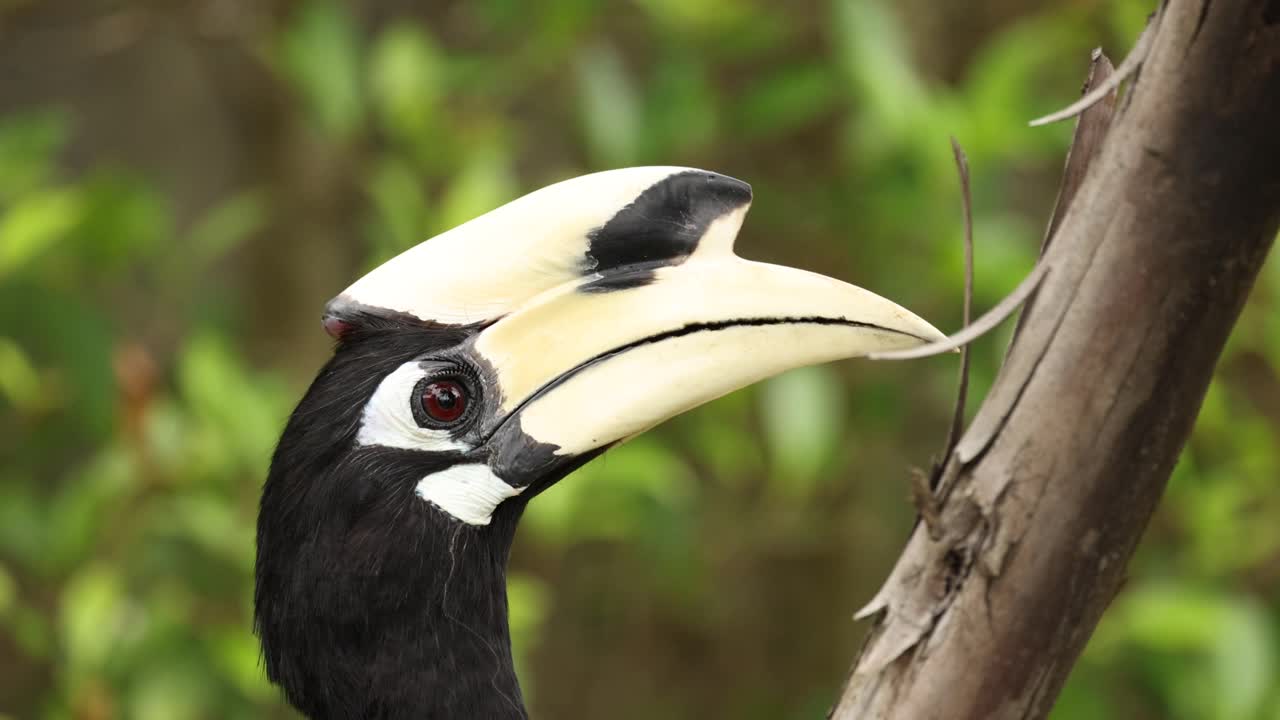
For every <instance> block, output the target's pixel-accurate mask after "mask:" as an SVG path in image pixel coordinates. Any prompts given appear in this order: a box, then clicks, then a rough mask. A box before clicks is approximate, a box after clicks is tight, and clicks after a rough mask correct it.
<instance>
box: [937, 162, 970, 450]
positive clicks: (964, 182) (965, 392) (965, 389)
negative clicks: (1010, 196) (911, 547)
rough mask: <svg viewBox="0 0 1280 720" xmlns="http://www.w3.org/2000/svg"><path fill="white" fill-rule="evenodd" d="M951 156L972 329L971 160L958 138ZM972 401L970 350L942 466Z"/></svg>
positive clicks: (963, 356) (963, 354)
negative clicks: (956, 182)
mask: <svg viewBox="0 0 1280 720" xmlns="http://www.w3.org/2000/svg"><path fill="white" fill-rule="evenodd" d="M951 153H952V155H954V156H955V160H956V172H957V173H959V175H960V199H961V204H962V205H963V206H964V327H969V323H970V321H972V319H973V193H972V191H971V189H970V182H969V158H968V157H967V156H966V155H965V154H964V149H962V148H961V147H960V143H959V142H958V141H956V139H955V138H954V137H952V138H951ZM968 397H969V346H968V345H965V346H964V347H962V348H961V349H960V383H959V389H958V390H957V391H956V408H955V412H954V413H952V415H951V431H950V432H948V433H947V445H946V452H945V453H943V456H942V462H941V463H939V465H943V464H945V463H946V461H947V458H949V457H951V451H952V450H953V449H955V446H956V443H957V442H959V441H960V432H961V431H962V430H963V429H964V409H965V408H964V406H965V402H966V400H967V399H968Z"/></svg>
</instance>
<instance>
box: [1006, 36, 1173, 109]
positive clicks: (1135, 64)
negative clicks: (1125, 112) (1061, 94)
mask: <svg viewBox="0 0 1280 720" xmlns="http://www.w3.org/2000/svg"><path fill="white" fill-rule="evenodd" d="M1158 21H1159V16H1158V15H1157V16H1156V18H1155V19H1153V20H1152V21H1151V22H1149V23H1147V27H1146V28H1145V29H1143V31H1142V34H1141V35H1139V36H1138V41H1137V42H1136V43H1134V45H1133V49H1132V50H1130V51H1129V54H1128V55H1127V56H1126V57H1125V59H1124V62H1122V63H1120V67H1118V68H1116V71H1115V73H1114V74H1112V75H1111V76H1110V77H1108V78H1107V79H1106V80H1105V81H1103V82H1102V83H1101V84H1099V85H1098V86H1097V87H1095V88H1093V89H1092V90H1090V91H1089V92H1088V93H1086V94H1085V96H1084V97H1082V98H1080V99H1079V100H1077V101H1075V102H1073V103H1071V104H1070V105H1068V106H1067V107H1065V108H1063V109H1061V110H1059V111H1058V112H1056V113H1050V114H1049V115H1045V116H1044V117H1042V118H1037V119H1035V120H1032V121H1031V127H1039V126H1041V125H1048V124H1049V123H1055V122H1058V121H1060V120H1066V119H1068V118H1073V117H1075V116H1076V115H1079V114H1080V113H1082V112H1084V111H1085V110H1088V109H1089V108H1090V107H1092V106H1093V104H1094V103H1096V102H1098V101H1099V100H1101V99H1103V98H1105V97H1107V96H1108V95H1110V94H1111V93H1112V92H1114V91H1115V89H1116V88H1118V87H1120V83H1122V82H1124V81H1125V80H1127V79H1128V78H1129V76H1130V75H1132V74H1134V73H1135V72H1137V70H1138V68H1140V67H1142V63H1143V61H1144V60H1146V59H1147V53H1148V52H1150V51H1151V41H1152V38H1154V37H1155V35H1156V33H1155V30H1154V28H1155V25H1156V23H1157V22H1158Z"/></svg>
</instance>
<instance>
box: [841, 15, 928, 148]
mask: <svg viewBox="0 0 1280 720" xmlns="http://www.w3.org/2000/svg"><path fill="white" fill-rule="evenodd" d="M833 7H834V10H835V28H834V30H835V32H834V38H833V39H834V41H835V42H836V43H837V51H838V52H839V54H840V60H841V69H842V70H843V71H844V73H845V75H846V77H847V78H848V79H849V82H850V83H851V86H852V88H853V90H854V93H855V102H856V103H857V105H858V107H859V109H860V111H861V117H863V119H864V120H865V121H867V122H869V123H870V127H868V128H867V130H868V131H869V132H870V133H871V134H872V135H874V136H877V137H881V138H888V139H893V140H901V139H902V138H903V137H905V136H906V134H907V133H909V132H910V130H911V126H912V125H913V124H915V123H917V122H920V121H921V119H922V118H924V117H925V116H926V115H927V114H928V112H929V93H928V92H927V90H926V87H925V85H924V82H923V81H922V80H921V79H920V77H919V76H918V75H917V74H916V71H915V69H914V68H913V66H912V60H911V54H910V53H909V52H908V51H907V46H906V42H905V41H904V40H903V37H902V29H901V27H900V25H899V22H898V19H897V17H896V16H895V15H894V14H893V13H892V12H891V11H890V10H888V9H886V8H885V7H884V5H883V4H882V3H880V2H878V1H877V0H837V1H836V2H835V4H834V5H833Z"/></svg>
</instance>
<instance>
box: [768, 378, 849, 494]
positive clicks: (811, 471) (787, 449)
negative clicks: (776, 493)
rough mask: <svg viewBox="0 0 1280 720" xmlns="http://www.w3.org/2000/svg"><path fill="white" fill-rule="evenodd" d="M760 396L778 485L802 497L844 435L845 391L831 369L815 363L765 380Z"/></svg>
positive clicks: (810, 487)
mask: <svg viewBox="0 0 1280 720" xmlns="http://www.w3.org/2000/svg"><path fill="white" fill-rule="evenodd" d="M759 399H760V418H761V422H762V423H763V424H764V431H765V441H766V442H767V444H768V447H769V454H770V459H771V460H772V464H773V473H772V474H773V478H774V480H775V481H776V482H777V487H778V488H779V489H780V490H781V491H782V492H783V493H784V494H786V495H788V496H790V497H792V498H796V499H799V498H804V497H807V496H808V495H809V494H810V492H812V490H813V483H814V481H815V480H817V479H818V477H819V473H820V472H821V470H822V469H823V468H824V467H826V466H827V465H828V464H829V463H830V462H831V460H832V458H833V457H834V456H835V453H836V450H837V449H838V448H839V445H840V439H841V437H842V436H843V435H844V421H845V401H844V389H843V388H842V387H841V384H840V381H839V379H838V378H837V377H836V376H835V373H834V372H833V371H832V370H831V369H830V368H827V367H822V366H815V367H808V368H801V369H798V370H792V371H791V372H788V373H786V374H783V375H780V376H778V377H776V378H773V379H772V380H769V381H768V382H766V383H765V384H764V387H763V388H761V392H760V394H759Z"/></svg>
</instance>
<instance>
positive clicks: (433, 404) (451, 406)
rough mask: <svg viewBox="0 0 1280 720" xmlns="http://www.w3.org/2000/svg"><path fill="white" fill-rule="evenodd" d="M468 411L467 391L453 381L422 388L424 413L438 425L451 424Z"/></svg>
mask: <svg viewBox="0 0 1280 720" xmlns="http://www.w3.org/2000/svg"><path fill="white" fill-rule="evenodd" d="M466 409H467V391H466V390H465V389H463V387H462V385H461V384H459V383H456V382H453V381H452V380H438V381H436V382H433V383H429V384H428V385H427V386H426V387H424V388H422V411H423V412H424V413H426V415H427V417H429V418H431V419H432V420H434V421H436V422H438V423H451V422H454V421H455V420H457V419H458V418H460V417H462V413H463V412H465V411H466Z"/></svg>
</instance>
